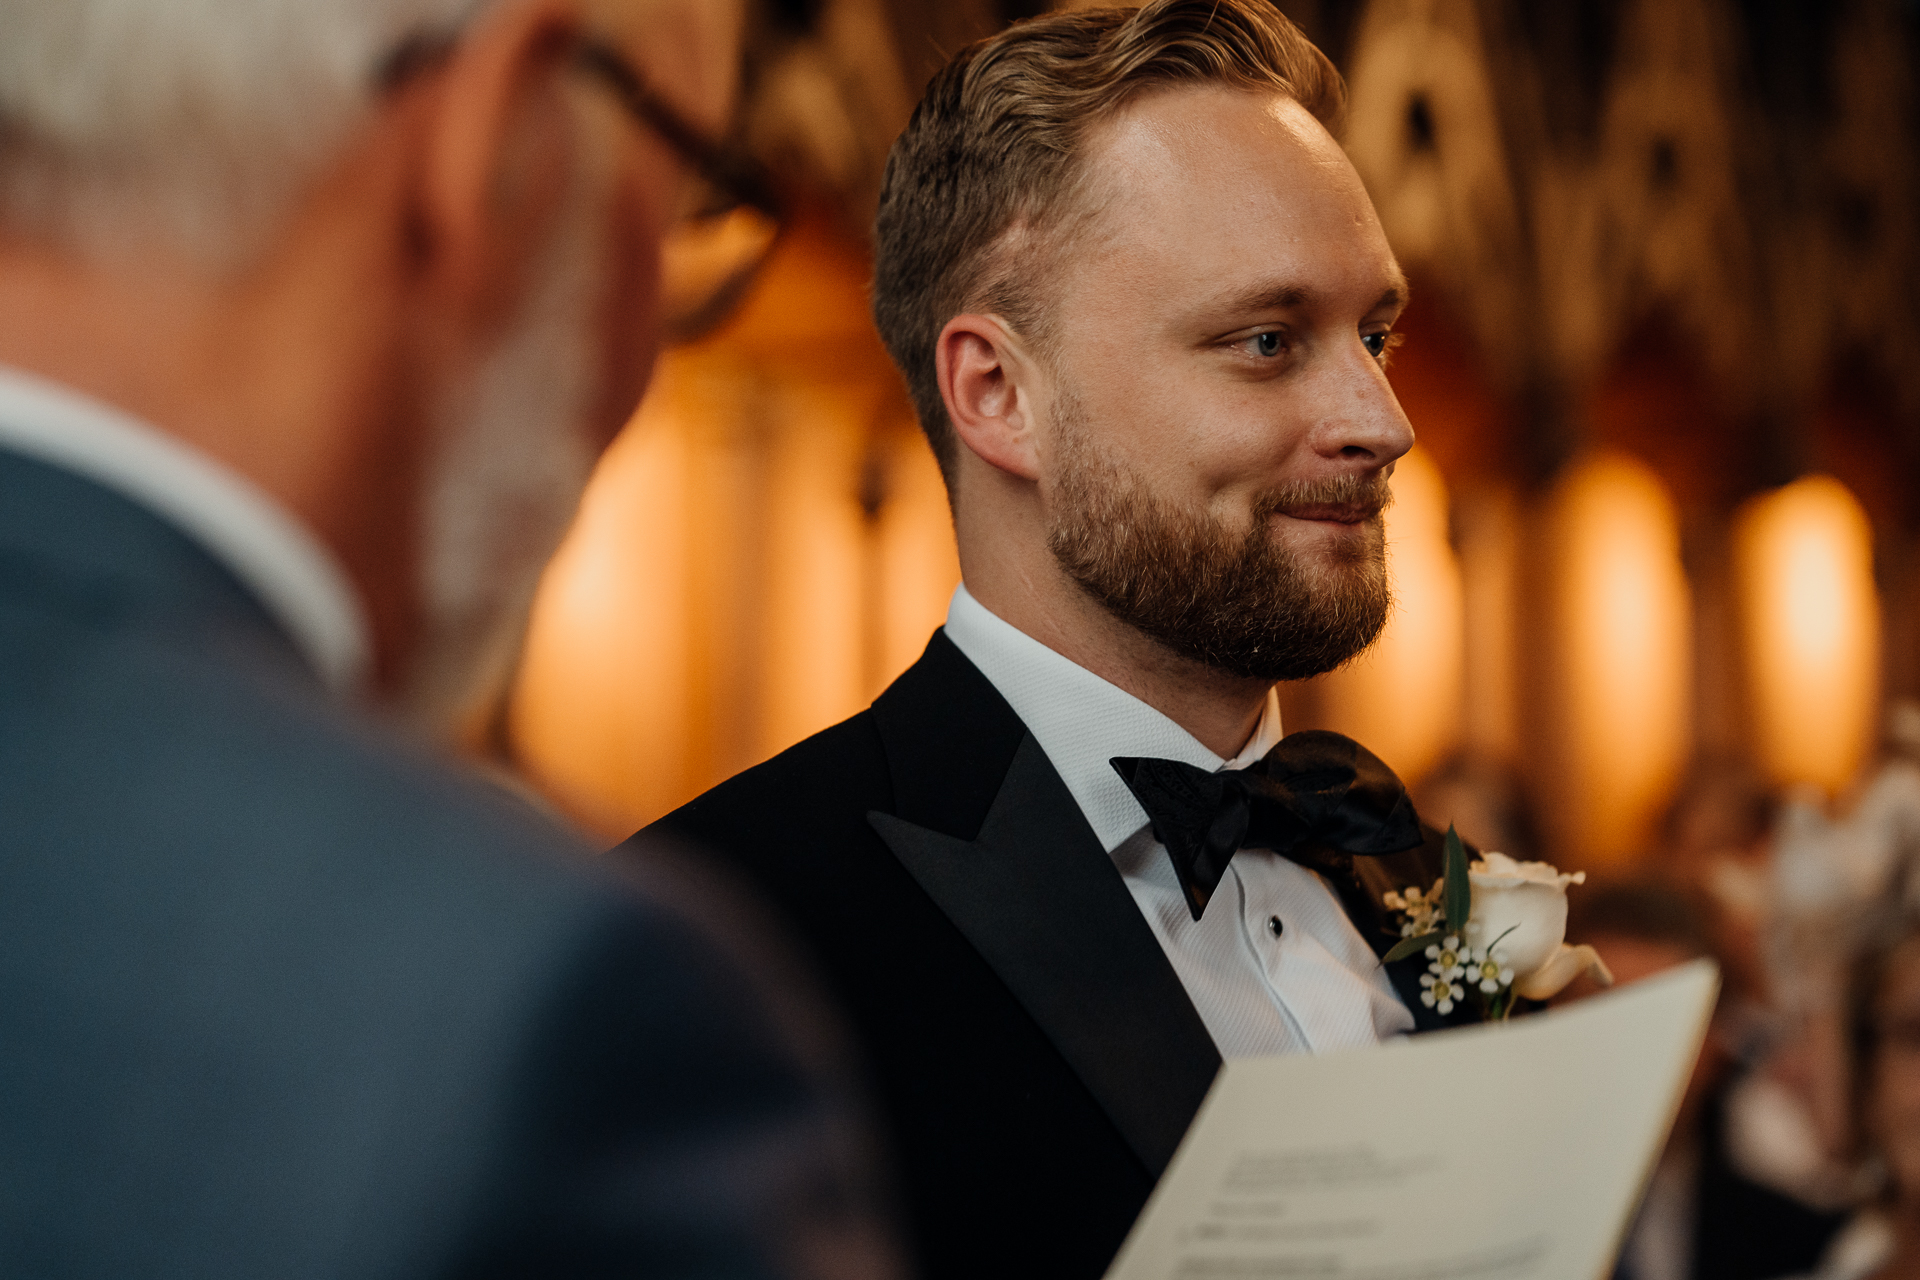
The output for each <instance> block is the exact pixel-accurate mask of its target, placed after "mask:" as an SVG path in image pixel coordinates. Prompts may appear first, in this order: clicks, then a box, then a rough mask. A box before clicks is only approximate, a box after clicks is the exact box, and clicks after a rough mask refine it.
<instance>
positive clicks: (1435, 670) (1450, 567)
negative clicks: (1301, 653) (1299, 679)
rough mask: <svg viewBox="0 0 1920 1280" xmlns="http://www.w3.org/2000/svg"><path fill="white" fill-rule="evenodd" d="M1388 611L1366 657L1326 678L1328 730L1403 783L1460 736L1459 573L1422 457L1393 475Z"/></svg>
mask: <svg viewBox="0 0 1920 1280" xmlns="http://www.w3.org/2000/svg"><path fill="white" fill-rule="evenodd" d="M1387 555H1388V561H1387V567H1388V571H1389V573H1391V575H1392V578H1393V585H1394V611H1393V615H1392V617H1391V618H1390V619H1389V620H1388V622H1387V628H1386V630H1385V631H1383V632H1382V633H1381V635H1380V639H1379V640H1378V641H1376V642H1375V643H1374V646H1373V648H1371V649H1369V650H1368V651H1367V652H1366V653H1365V654H1363V655H1361V656H1360V657H1359V658H1358V659H1356V660H1355V661H1354V662H1353V663H1352V665H1350V666H1347V667H1344V668H1342V669H1341V670H1339V671H1336V672H1334V673H1333V674H1332V675H1330V676H1328V677H1326V679H1325V683H1324V689H1325V694H1324V697H1325V699H1326V702H1325V708H1326V717H1327V723H1328V724H1329V726H1330V727H1332V728H1335V729H1338V730H1339V731H1340V732H1342V733H1346V734H1350V735H1351V736H1353V737H1355V738H1358V739H1359V740H1360V741H1362V742H1364V743H1366V744H1367V746H1368V747H1370V748H1371V749H1372V750H1373V751H1375V752H1376V753H1378V754H1379V756H1380V758H1381V759H1382V760H1385V761H1386V762H1387V763H1388V764H1390V765H1392V766H1393V768H1394V771H1395V772H1396V773H1398V774H1399V775H1400V776H1401V777H1402V778H1403V779H1406V780H1407V781H1409V782H1412V781H1415V780H1417V779H1418V778H1419V777H1420V775H1421V774H1423V773H1425V772H1426V771H1427V770H1428V769H1431V768H1432V767H1433V766H1434V765H1436V764H1438V763H1439V762H1440V760H1441V758H1442V757H1443V756H1444V755H1445V754H1446V753H1447V752H1448V751H1449V750H1451V749H1452V748H1453V747H1454V745H1455V744H1456V741H1457V739H1458V735H1459V723H1460V680H1461V652H1462V639H1463V632H1462V618H1461V600H1460V566H1459V564H1458V562H1457V561H1456V560H1455V558H1454V554H1453V548H1452V546H1451V545H1450V544H1449V542H1448V539H1447V485H1446V481H1445V480H1443V479H1442V478H1441V476H1440V469H1439V468H1438V467H1436V466H1435V465H1434V464H1433V459H1432V458H1431V457H1430V456H1429V455H1428V454H1427V453H1426V451H1425V450H1423V449H1420V448H1417V447H1416V448H1415V449H1414V450H1413V451H1412V452H1411V453H1409V454H1408V455H1407V456H1406V457H1404V458H1402V459H1401V460H1400V462H1399V465H1398V466H1397V467H1396V468H1395V469H1394V475H1393V505H1392V506H1391V507H1389V508H1388V509H1387Z"/></svg>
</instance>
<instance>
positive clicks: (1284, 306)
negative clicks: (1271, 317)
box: [1217, 271, 1413, 313]
mask: <svg viewBox="0 0 1920 1280" xmlns="http://www.w3.org/2000/svg"><path fill="white" fill-rule="evenodd" d="M1412 294H1413V290H1412V288H1411V287H1409V286H1408V284H1407V278H1406V277H1405V276H1404V275H1401V274H1400V273H1399V272H1398V271H1396V272H1394V274H1393V283H1391V284H1389V285H1388V286H1387V288H1386V292H1384V293H1382V294H1381V295H1380V300H1379V301H1378V302H1375V303H1374V304H1373V306H1372V307H1371V308H1370V310H1376V311H1377V310H1379V309H1380V308H1381V307H1404V306H1406V305H1407V302H1408V301H1409V299H1410V298H1411V297H1412ZM1314 297H1315V294H1314V291H1313V290H1312V289H1311V288H1309V287H1308V286H1306V285H1303V284H1277V285H1276V284H1261V285H1256V286H1254V287H1253V288H1252V289H1249V290H1247V292H1245V293H1242V294H1239V295H1237V296H1234V297H1230V298H1226V299H1223V300H1222V301H1221V302H1220V303H1219V304H1218V307H1217V309H1218V310H1221V311H1231V312H1236V313H1238V312H1242V311H1291V310H1293V309H1295V308H1297V307H1304V306H1306V305H1308V304H1309V303H1311V302H1312V301H1313V300H1314Z"/></svg>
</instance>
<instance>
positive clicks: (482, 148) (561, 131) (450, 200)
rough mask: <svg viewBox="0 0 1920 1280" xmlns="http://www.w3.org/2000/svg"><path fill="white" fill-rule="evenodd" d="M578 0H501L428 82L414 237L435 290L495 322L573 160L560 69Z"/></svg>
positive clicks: (547, 222)
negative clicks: (511, 0)
mask: <svg viewBox="0 0 1920 1280" xmlns="http://www.w3.org/2000/svg"><path fill="white" fill-rule="evenodd" d="M580 29H581V17H580V14H579V11H578V8H577V6H576V4H575V3H574V0H521V2H520V3H507V4H503V5H498V6H495V7H494V8H493V9H492V10H491V11H490V12H489V13H488V14H487V16H486V17H484V18H483V19H481V20H480V22H479V23H478V24H477V25H476V26H475V27H474V28H473V30H471V31H470V32H468V33H467V34H466V35H464V36H463V37H461V39H460V41H459V43H458V44H457V45H455V46H454V48H453V50H452V52H451V53H450V54H449V56H448V58H447V60H446V62H445V63H444V64H443V65H442V66H440V67H438V68H437V69H435V70H434V71H433V72H432V73H431V74H430V75H429V76H428V77H427V83H425V84H423V85H421V86H420V89H419V92H421V93H423V94H425V95H427V96H428V97H429V103H428V106H427V111H426V120H425V123H424V125H423V128H422V130H421V132H420V135H419V137H418V145H419V146H420V147H421V148H422V149H423V151H424V154H423V155H422V156H421V157H420V159H421V163H420V164H419V165H418V166H417V167H416V170H415V171H416V172H417V173H418V174H419V175H420V178H419V185H418V187H417V189H416V194H415V200H414V211H413V216H414V221H415V223H416V226H415V228H414V229H413V234H412V235H411V237H410V238H411V239H412V240H413V241H414V243H415V245H416V248H417V251H418V257H419V267H420V269H421V270H422V271H423V272H424V273H425V274H426V275H427V276H428V278H429V281H430V283H431V285H432V286H433V287H434V288H435V291H436V292H439V293H442V294H443V295H445V296H446V298H447V300H448V301H450V302H453V303H454V304H455V305H456V306H458V307H461V308H462V309H466V310H468V311H470V312H472V313H473V315H474V318H475V319H476V320H477V321H479V322H481V323H485V322H486V321H487V320H488V319H490V318H493V317H497V316H499V315H502V314H505V313H507V312H509V311H510V310H511V308H512V305H513V303H514V302H515V301H516V300H517V299H518V297H519V295H520V291H521V290H522V289H523V288H524V287H525V284H526V280H525V279H524V276H525V273H526V269H527V266H528V264H529V262H530V261H532V260H534V259H535V258H537V253H536V250H537V249H538V247H539V246H540V245H541V244H543V243H544V241H545V238H546V236H547V235H548V234H550V233H551V230H552V227H553V223H554V219H555V217H556V215H557V213H558V212H559V210H560V207H561V204H562V201H563V200H564V198H565V193H566V190H567V186H568V180H569V178H570V176H571V169H572V165H573V164H574V143H575V137H574V132H573V126H572V118H571V116H570V114H569V111H568V108H567V105H566V101H565V99H564V97H563V95H562V91H561V77H562V76H563V75H564V74H565V72H566V70H567V67H568V60H569V59H570V58H571V56H572V52H573V50H574V48H575V47H576V44H577V40H578V36H579V33H580Z"/></svg>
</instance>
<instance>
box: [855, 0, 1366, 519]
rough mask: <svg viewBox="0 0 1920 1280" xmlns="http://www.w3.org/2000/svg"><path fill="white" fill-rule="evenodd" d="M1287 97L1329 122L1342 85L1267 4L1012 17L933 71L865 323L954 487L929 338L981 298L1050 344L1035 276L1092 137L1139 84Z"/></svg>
mask: <svg viewBox="0 0 1920 1280" xmlns="http://www.w3.org/2000/svg"><path fill="white" fill-rule="evenodd" d="M1208 84H1218V85H1227V86H1230V87H1234V88H1240V89H1247V90H1250V91H1258V92H1269V93H1280V94H1283V95H1284V96H1286V97H1288V98H1291V99H1293V100H1294V101H1296V102H1298V103H1299V104H1300V105H1301V106H1302V107H1304V108H1306V110H1307V111H1308V112H1310V113H1311V114H1312V115H1313V116H1314V117H1315V118H1316V119H1318V120H1319V121H1321V123H1323V124H1325V125H1327V126H1328V127H1329V128H1330V129H1331V128H1336V127H1337V125H1338V121H1339V116H1340V113H1341V111H1342V110H1343V109H1344V106H1345V102H1346V87H1345V85H1344V83H1343V82H1342V81H1341V78H1340V73H1339V72H1338V71H1336V70H1335V69H1334V67H1333V64H1332V63H1331V62H1329V61H1328V60H1327V58H1326V55H1324V54H1322V53H1321V52H1320V50H1318V49H1316V48H1315V47H1314V46H1313V44H1312V43H1311V42H1310V41H1309V40H1308V39H1307V38H1306V37H1305V36H1304V35H1302V34H1301V33H1300V30H1299V28H1298V27H1296V26H1294V25H1293V23H1292V22H1290V21H1289V20H1288V19H1287V18H1286V16H1285V15H1284V14H1282V13H1281V12H1280V11H1279V10H1278V9H1276V8H1274V7H1273V6H1272V4H1270V3H1268V0H1155V2H1154V3H1152V4H1148V5H1146V6H1145V7H1143V8H1139V9H1090V10H1081V11H1079V12H1074V13H1058V14H1051V15H1048V16H1045V17H1040V18H1034V19H1031V20H1029V21H1026V22H1021V23H1017V24H1015V25H1013V26H1011V27H1009V28H1007V30H1005V31H1003V32H1001V33H1000V34H998V35H996V36H992V37H990V38H988V39H985V40H981V41H979V42H977V43H975V44H973V45H970V46H968V47H967V48H966V49H963V50H961V52H960V53H959V55H958V56H956V57H955V58H954V59H953V61H951V62H949V63H948V64H947V65H946V66H945V67H944V68H942V69H941V71H940V73H939V74H938V75H936V76H934V78H933V81H932V83H930V84H929V85H928V86H927V91H926V94H925V95H924V96H923V97H922V98H921V99H920V105H919V106H918V107H916V108H915V109H914V113H913V118H912V119H911V120H910V121H909V122H908V124H907V127H906V130H905V132H903V133H902V134H901V135H900V137H899V139H898V140H896V141H895V142H894V144H893V150H892V152H891V154H890V155H889V156H888V158H887V170H886V177H885V179H884V181H883V183H882V187H881V193H880V209H879V214H878V216H877V218H876V219H875V225H874V280H873V319H874V323H875V324H876V325H877V326H878V328H879V330H880V336H881V338H882V339H883V340H884V341H885V342H886V344H887V350H888V351H889V352H890V353H891V354H892V356H893V359H894V363H896V364H897V365H899V366H900V372H901V373H902V374H903V375H904V376H905V378H906V381H907V390H908V392H909V394H910V395H911V396H912V398H913V405H914V410H915V412H916V413H917V414H918V415H919V418H920V425H921V428H922V430H924V431H925V432H926V433H927V440H928V442H929V443H930V444H931V445H932V446H933V452H934V456H935V457H937V458H938V459H939V460H940V468H941V471H942V472H943V473H944V474H945V475H946V476H947V479H948V483H949V484H951V483H952V479H953V464H954V458H955V442H954V436H953V425H952V423H951V422H950V421H949V420H948V417H947V411H946V406H945V405H944V404H943V403H942V402H941V399H940V388H939V385H938V382H937V379H936V377H935V373H934V343H935V341H936V340H937V339H938V338H939V336H940V331H941V329H942V328H944V327H945V326H946V323H947V321H948V320H950V319H952V318H953V317H954V316H956V315H959V314H961V313H963V312H965V311H969V310H976V309H984V310H990V311H992V312H994V313H995V314H998V315H1000V316H1001V317H1002V318H1003V319H1005V320H1006V321H1007V322H1008V323H1009V324H1011V325H1012V326H1013V327H1014V329H1015V330H1016V331H1017V332H1019V333H1021V334H1022V336H1024V337H1026V338H1028V339H1030V340H1032V341H1034V342H1036V343H1040V344H1044V343H1045V342H1046V340H1047V330H1046V317H1045V310H1044V305H1043V299H1042V298H1041V297H1040V290H1039V289H1038V288H1037V287H1036V285H1037V282H1039V281H1042V280H1044V279H1045V277H1046V272H1045V270H1044V269H1043V267H1044V265H1045V259H1046V257H1047V256H1048V254H1049V252H1051V251H1055V250H1057V247H1058V242H1059V241H1061V240H1063V239H1065V237H1062V236H1060V235H1059V234H1058V233H1059V232H1060V231H1061V230H1062V229H1063V228H1067V227H1071V226H1073V225H1074V224H1075V222H1076V219H1077V218H1078V217H1080V216H1084V215H1085V214H1087V213H1089V212H1091V210H1090V209H1089V207H1088V206H1089V201H1087V200H1086V199H1085V198H1084V196H1083V193H1082V191H1081V189H1080V188H1081V186H1082V179H1083V178H1084V177H1085V174H1084V164H1083V160H1084V152H1085V146H1084V144H1085V141H1086V138H1087V135H1088V133H1089V132H1090V131H1091V130H1092V129H1094V128H1095V127H1096V126H1097V125H1099V124H1100V123H1101V122H1103V121H1105V120H1108V119H1111V118H1112V117H1113V116H1114V115H1115V114H1116V113H1117V112H1119V111H1120V110H1121V109H1122V108H1123V107H1125V106H1126V105H1127V104H1128V103H1130V102H1132V101H1133V100H1134V99H1136V98H1137V97H1139V96H1140V94H1141V93H1143V92H1145V91H1147V90H1149V89H1153V88H1158V87H1167V86H1177V85H1208Z"/></svg>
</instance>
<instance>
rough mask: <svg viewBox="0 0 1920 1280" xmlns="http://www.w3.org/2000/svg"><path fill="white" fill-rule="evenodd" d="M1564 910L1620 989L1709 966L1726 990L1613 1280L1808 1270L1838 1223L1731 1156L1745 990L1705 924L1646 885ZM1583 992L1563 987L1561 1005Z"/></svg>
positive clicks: (1726, 1277)
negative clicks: (1709, 962) (1683, 968)
mask: <svg viewBox="0 0 1920 1280" xmlns="http://www.w3.org/2000/svg"><path fill="white" fill-rule="evenodd" d="M1572 907H1573V915H1572V918H1571V919H1570V920H1569V922H1568V930H1567V936H1568V937H1569V938H1570V939H1572V940H1574V941H1576V942H1582V943H1586V944H1588V945H1590V946H1592V947H1593V948H1594V949H1595V950H1597V951H1599V953H1600V955H1601V958H1602V959H1604V960H1605V961H1606V962H1607V967H1608V968H1609V969H1611V970H1612V971H1613V974H1614V977H1615V979H1616V980H1617V981H1619V982H1622V983H1629V982H1634V981H1637V980H1639V979H1641V978H1647V977H1651V976H1653V975H1654V974H1657V973H1660V972H1663V971H1664V970H1667V969H1670V968H1673V967H1674V966H1676V965H1680V964H1684V963H1686V962H1687V961H1689V960H1695V959H1699V958H1701V957H1708V958H1712V959H1714V960H1716V961H1721V962H1722V976H1723V980H1724V981H1725V982H1726V984H1727V985H1726V988H1725V990H1724V991H1723V993H1722V996H1721V1003H1720V1010H1719V1012H1718V1013H1717V1014H1716V1017H1715V1019H1714V1026H1713V1028H1712V1030H1711V1031H1710V1032H1709V1034H1708V1037H1707V1041H1706V1044H1705V1045H1704V1047H1703V1048H1702V1049H1701V1053H1700V1059H1699V1061H1698V1062H1697V1063H1696V1064H1695V1066H1694V1071H1693V1076H1692V1078H1691V1079H1690V1080H1689V1081H1688V1084H1687V1090H1686V1094H1685V1096H1684V1097H1683V1098H1682V1100H1681V1104H1680V1112H1679V1115H1678V1116H1677V1117H1676V1118H1675V1121H1674V1127H1673V1132H1672V1134H1671V1135H1670V1137H1669V1138H1668V1141H1667V1146H1666V1149H1665V1151H1664V1152H1663V1153H1662V1155H1661V1158H1660V1163H1659V1164H1658V1165H1657V1166H1656V1167H1655V1169H1654V1173H1653V1177H1652V1178H1651V1179H1650V1181H1649V1183H1648V1186H1647V1192H1646V1198H1645V1199H1644V1200H1643V1201H1642V1202H1641V1206H1640V1210H1639V1213H1638V1214H1637V1215H1636V1216H1635V1218H1634V1221H1633V1223H1632V1225H1631V1226H1630V1228H1629V1229H1628V1234H1627V1239H1626V1241H1625V1242H1624V1243H1623V1245H1622V1247H1621V1252H1620V1259H1619V1263H1618V1266H1617V1268H1616V1270H1615V1272H1614V1275H1615V1277H1616V1280H1768V1278H1769V1277H1773V1276H1778V1275H1780V1274H1782V1273H1783V1272H1788V1271H1793V1270H1797V1269H1800V1268H1803V1267H1806V1266H1809V1265H1811V1264H1812V1263H1813V1261H1814V1260H1815V1259H1817V1258H1818V1257H1819V1256H1820V1252H1821V1250H1822V1249H1823V1248H1824V1247H1825V1246H1826V1243H1827V1241H1828V1240H1829V1238H1830V1237H1831V1236H1832V1235H1833V1233H1834V1231H1835V1230H1836V1229H1837V1228H1838V1226H1839V1222H1840V1219H1839V1218H1838V1217H1837V1216H1835V1215H1832V1214H1828V1213H1824V1212H1822V1211H1820V1210H1818V1209H1816V1208H1813V1207H1810V1206H1807V1205H1804V1204H1801V1203H1800V1202H1798V1201H1796V1200H1794V1199H1792V1198H1791V1197H1789V1196H1787V1195H1784V1194H1782V1193H1781V1192H1780V1191H1778V1190H1775V1189H1773V1188H1771V1187H1768V1186H1765V1185H1762V1184H1761V1183H1760V1182H1758V1181H1756V1180H1754V1179H1753V1178H1752V1177H1750V1176H1749V1175H1748V1174H1747V1172H1746V1171H1744V1170H1743V1169H1742V1168H1740V1167H1739V1162H1738V1160H1737V1159H1736V1158H1735V1156H1734V1154H1733V1153H1732V1151H1731V1150H1730V1148H1729V1142H1728V1115H1727V1098H1728V1093H1729V1090H1730V1087H1731V1086H1732V1085H1733V1084H1734V1083H1735V1080H1736V1076H1737V1072H1738V1070H1739V1068H1740V1066H1741V1063H1740V1060H1739V1053H1740V1049H1741V1037H1740V1035H1739V1033H1738V1027H1737V1018H1735V1019H1731V1020H1730V1018H1729V1015H1730V1014H1733V1013H1734V1012H1735V1011H1737V1010H1738V1009H1739V1008H1740V1007H1741V1006H1742V1003H1743V1001H1744V999H1745V998H1746V996H1747V992H1746V990H1745V988H1746V986H1747V985H1748V984H1747V980H1746V977H1745V976H1744V974H1743V971H1742V970H1740V969H1739V968H1738V967H1737V966H1735V967H1729V966H1728V965H1726V964H1725V963H1724V959H1723V957H1724V954H1725V952H1724V948H1723V947H1722V946H1720V945H1719V943H1718V939H1717V933H1718V931H1717V930H1716V929H1715V928H1714V927H1713V926H1714V922H1713V920H1712V919H1711V918H1710V917H1709V916H1708V915H1707V913H1706V912H1704V911H1703V910H1702V909H1701V908H1700V907H1699V906H1697V905H1696V903H1695V901H1694V900H1693V899H1692V898H1690V897H1689V896H1688V895H1687V894H1684V893H1682V892H1681V891H1679V890H1677V889H1674V888H1671V887H1669V886H1667V885H1665V884H1661V883H1654V882H1646V881H1639V882H1624V883H1616V884H1612V885H1596V886H1594V887H1593V888H1592V889H1591V890H1589V891H1588V892H1587V893H1585V894H1582V895H1580V896H1579V897H1577V898H1576V899H1574V901H1573V903H1572ZM1585 994H1590V991H1589V990H1587V989H1584V987H1583V989H1580V990H1575V989H1572V988H1570V989H1569V991H1568V994H1567V997H1566V998H1575V999H1577V998H1579V997H1580V996H1582V995H1585Z"/></svg>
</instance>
